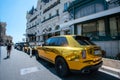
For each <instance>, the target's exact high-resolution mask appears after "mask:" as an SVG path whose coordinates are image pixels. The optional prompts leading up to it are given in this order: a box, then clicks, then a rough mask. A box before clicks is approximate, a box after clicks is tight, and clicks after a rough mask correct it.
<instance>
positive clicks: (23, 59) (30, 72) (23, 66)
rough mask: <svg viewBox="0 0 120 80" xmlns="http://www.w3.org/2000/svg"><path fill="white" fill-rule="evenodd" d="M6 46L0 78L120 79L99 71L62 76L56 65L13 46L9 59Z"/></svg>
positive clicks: (1, 52) (1, 51)
mask: <svg viewBox="0 0 120 80" xmlns="http://www.w3.org/2000/svg"><path fill="white" fill-rule="evenodd" d="M6 55H7V52H6V48H5V47H0V80H119V79H118V78H116V77H114V76H111V75H108V74H106V73H103V72H101V71H98V72H96V73H92V74H78V73H71V74H70V75H69V76H67V77H64V78H60V77H58V76H57V75H56V71H55V68H54V65H53V64H51V63H49V62H47V61H44V60H42V59H40V60H39V61H37V60H36V59H35V56H33V57H32V58H30V56H29V55H28V54H26V53H24V52H22V51H18V50H16V49H14V48H12V51H11V56H10V58H9V59H4V58H5V57H6Z"/></svg>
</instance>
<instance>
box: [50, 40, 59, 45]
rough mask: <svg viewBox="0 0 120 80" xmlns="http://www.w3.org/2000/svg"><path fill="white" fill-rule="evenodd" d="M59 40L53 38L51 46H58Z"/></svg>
mask: <svg viewBox="0 0 120 80" xmlns="http://www.w3.org/2000/svg"><path fill="white" fill-rule="evenodd" d="M57 40H58V39H57V38H51V41H50V43H49V46H57V43H58V41H57Z"/></svg>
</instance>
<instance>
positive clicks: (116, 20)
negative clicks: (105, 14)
mask: <svg viewBox="0 0 120 80" xmlns="http://www.w3.org/2000/svg"><path fill="white" fill-rule="evenodd" d="M109 20H110V34H111V36H118V35H119V34H120V16H117V17H111V18H110V19H109Z"/></svg>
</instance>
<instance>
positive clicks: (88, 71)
mask: <svg viewBox="0 0 120 80" xmlns="http://www.w3.org/2000/svg"><path fill="white" fill-rule="evenodd" d="M82 73H90V70H88V69H83V70H82Z"/></svg>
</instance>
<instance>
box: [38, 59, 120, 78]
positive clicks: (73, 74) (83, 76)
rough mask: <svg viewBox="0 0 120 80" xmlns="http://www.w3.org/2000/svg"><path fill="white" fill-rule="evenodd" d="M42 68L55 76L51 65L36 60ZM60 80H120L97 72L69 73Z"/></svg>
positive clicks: (41, 60)
mask: <svg viewBox="0 0 120 80" xmlns="http://www.w3.org/2000/svg"><path fill="white" fill-rule="evenodd" d="M38 62H39V63H41V64H42V65H43V66H44V67H46V68H47V69H48V70H49V71H50V72H52V73H53V74H54V75H56V76H57V74H56V71H55V67H54V65H53V64H51V63H49V62H47V61H45V60H43V59H40V60H38ZM61 79H62V80H120V79H118V78H116V77H114V76H111V75H108V74H106V73H103V72H100V71H97V72H95V73H91V74H80V73H70V75H68V76H66V77H64V78H61Z"/></svg>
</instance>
